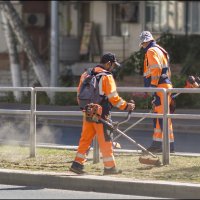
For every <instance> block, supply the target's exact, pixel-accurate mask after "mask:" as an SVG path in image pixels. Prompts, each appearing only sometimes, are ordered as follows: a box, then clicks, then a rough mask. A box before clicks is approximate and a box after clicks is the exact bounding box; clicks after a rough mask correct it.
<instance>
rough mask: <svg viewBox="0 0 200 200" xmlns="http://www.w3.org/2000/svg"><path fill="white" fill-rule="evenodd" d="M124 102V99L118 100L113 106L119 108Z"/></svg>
mask: <svg viewBox="0 0 200 200" xmlns="http://www.w3.org/2000/svg"><path fill="white" fill-rule="evenodd" d="M123 103H124V100H122V99H121V100H120V101H119V102H118V103H117V104H116V105H115V106H116V107H117V108H119V107H120V106H121V105H122V104H123Z"/></svg>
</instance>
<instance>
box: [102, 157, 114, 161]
mask: <svg viewBox="0 0 200 200" xmlns="http://www.w3.org/2000/svg"><path fill="white" fill-rule="evenodd" d="M110 161H114V157H113V156H112V157H104V158H103V162H110Z"/></svg>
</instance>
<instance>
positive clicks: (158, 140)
mask: <svg viewBox="0 0 200 200" xmlns="http://www.w3.org/2000/svg"><path fill="white" fill-rule="evenodd" d="M153 140H154V141H157V142H162V141H163V140H162V138H155V137H153Z"/></svg>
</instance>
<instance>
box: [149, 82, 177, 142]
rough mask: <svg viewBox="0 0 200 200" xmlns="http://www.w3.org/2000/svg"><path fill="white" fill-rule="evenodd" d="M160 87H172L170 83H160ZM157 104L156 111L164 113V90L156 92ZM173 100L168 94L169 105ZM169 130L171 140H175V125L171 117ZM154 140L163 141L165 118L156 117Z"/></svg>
mask: <svg viewBox="0 0 200 200" xmlns="http://www.w3.org/2000/svg"><path fill="white" fill-rule="evenodd" d="M158 88H172V85H170V84H165V83H163V84H159V85H158ZM156 99H157V104H155V106H154V113H158V114H163V113H164V96H163V94H162V92H156ZM170 102H171V95H170V94H168V105H170ZM168 131H169V141H170V142H174V134H173V126H172V121H171V119H168ZM153 141H158V142H162V141H163V119H159V118H156V119H154V133H153Z"/></svg>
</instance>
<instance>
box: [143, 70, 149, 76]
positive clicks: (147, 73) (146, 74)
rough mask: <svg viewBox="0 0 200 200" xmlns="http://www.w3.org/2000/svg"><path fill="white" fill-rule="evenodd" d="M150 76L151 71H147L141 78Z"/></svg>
mask: <svg viewBox="0 0 200 200" xmlns="http://www.w3.org/2000/svg"><path fill="white" fill-rule="evenodd" d="M150 74H151V71H150V69H148V70H147V71H146V72H145V73H144V74H143V76H148V75H150Z"/></svg>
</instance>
